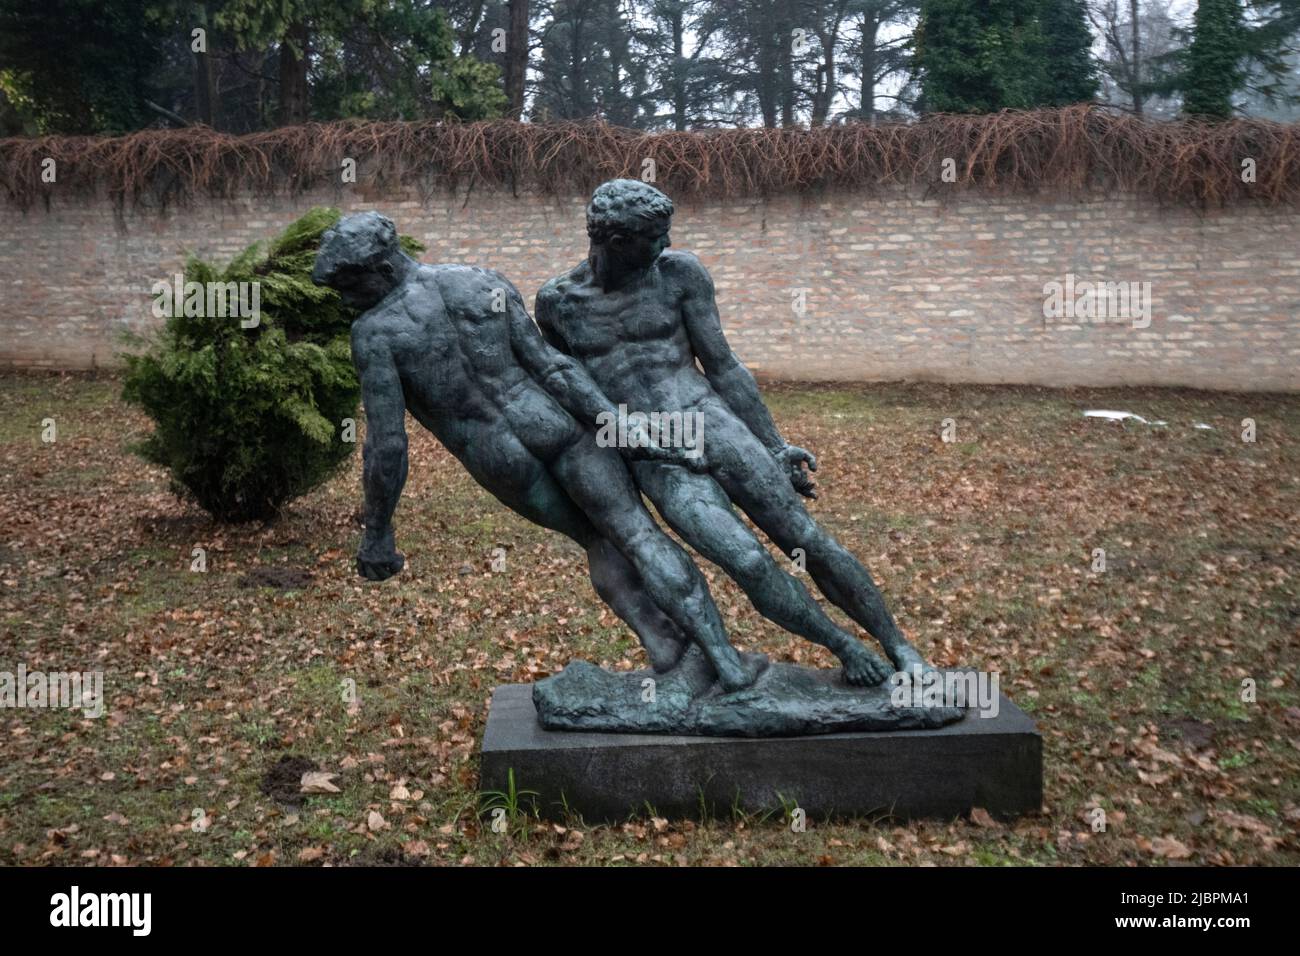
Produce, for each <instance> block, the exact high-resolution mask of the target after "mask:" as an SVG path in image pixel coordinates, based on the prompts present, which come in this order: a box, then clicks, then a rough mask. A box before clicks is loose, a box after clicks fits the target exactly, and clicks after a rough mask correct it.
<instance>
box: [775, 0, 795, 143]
mask: <svg viewBox="0 0 1300 956" xmlns="http://www.w3.org/2000/svg"><path fill="white" fill-rule="evenodd" d="M779 42H780V51H781V53H780V60H779V61H778V62H780V64H781V88H780V90H779V91H778V92H779V94H780V97H781V125H782V126H786V127H790V126H793V125H794V51H793V50H792V49H791V48H790V44H791V36H790V31H789V30H786V29H784V22H783V23H782V30H781V39H780V41H779Z"/></svg>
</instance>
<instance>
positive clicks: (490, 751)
mask: <svg viewBox="0 0 1300 956" xmlns="http://www.w3.org/2000/svg"><path fill="white" fill-rule="evenodd" d="M511 769H513V770H514V775H515V786H516V787H518V788H519V789H520V790H533V791H536V792H537V794H538V796H537V797H536V798H535V799H536V802H537V805H538V809H539V810H540V811H541V813H542V814H543V815H544V816H548V817H558V816H560V815H561V814H562V813H563V807H564V806H565V805H566V804H567V806H568V807H569V809H570V810H572V811H574V812H576V813H579V814H581V815H582V817H583V818H584V819H586V820H587V821H589V822H593V823H594V822H598V821H618V820H624V819H626V818H627V817H628V816H629V815H630V814H633V813H645V812H647V811H648V810H649V809H651V808H652V809H653V810H654V812H655V813H657V814H659V815H660V816H666V817H673V818H679V817H698V816H699V815H700V812H701V809H702V807H707V808H708V810H709V812H710V813H712V814H724V813H726V812H728V811H729V810H730V808H731V807H732V806H733V805H739V806H740V807H742V808H744V809H745V810H747V811H756V810H768V809H777V810H779V809H780V808H781V806H782V803H783V802H784V803H785V805H787V806H791V805H797V806H799V807H801V808H802V809H803V810H804V811H805V812H806V813H807V814H808V816H810V817H814V818H825V817H829V816H845V817H848V816H868V815H882V816H883V815H890V816H894V817H898V818H904V819H905V818H909V817H942V818H951V817H956V816H959V815H961V814H964V813H967V812H969V811H970V810H971V809H972V808H973V807H983V808H984V809H985V810H988V811H989V812H990V813H991V814H993V815H994V816H996V817H1001V818H1003V819H1007V818H1011V817H1014V816H1017V815H1019V814H1023V813H1031V812H1034V811H1037V810H1038V809H1039V808H1040V807H1041V805H1042V800H1043V742H1042V737H1041V736H1040V735H1039V733H1038V729H1037V728H1036V727H1035V726H1034V722H1033V721H1032V720H1030V718H1029V717H1028V716H1027V715H1026V714H1025V713H1024V712H1023V711H1022V710H1020V708H1018V707H1017V706H1016V705H1015V704H1013V703H1011V701H1009V700H1008V699H1007V698H1006V697H1005V696H1004V697H1002V698H1001V700H1000V703H999V708H998V715H997V716H996V717H980V716H979V715H978V712H976V711H971V712H969V713H967V715H966V716H964V717H963V718H962V719H961V720H959V721H957V722H956V723H952V724H948V725H947V726H945V727H938V728H934V729H926V730H895V731H889V732H874V733H864V732H860V733H839V734H823V735H818V736H809V737H769V738H763V739H752V738H739V737H699V736H667V735H658V734H614V733H584V732H576V731H548V730H543V729H542V727H541V725H540V724H538V722H537V711H536V709H535V708H534V706H533V689H532V686H531V685H528V684H504V685H502V686H500V687H497V688H496V690H495V691H494V692H493V694H492V705H491V709H490V711H489V713H488V722H487V729H486V730H485V731H484V733H483V767H482V780H481V784H480V786H481V788H482V789H483V790H501V791H504V790H505V789H506V787H507V772H508V771H509V770H511Z"/></svg>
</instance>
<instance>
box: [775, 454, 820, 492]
mask: <svg viewBox="0 0 1300 956" xmlns="http://www.w3.org/2000/svg"><path fill="white" fill-rule="evenodd" d="M776 460H777V461H779V462H781V464H782V465H784V466H785V468H786V472H787V474H789V476H790V484H792V485H794V490H795V491H797V492H799V494H801V495H803V496H804V497H805V498H816V497H817V486H816V485H815V484H813V480H812V478H811V477H810V476H809V474H808V472H807V471H804V470H803V466H804V464H805V463H807V465H808V471H816V470H817V456H816V455H814V454H813V453H812V452H810V451H807V450H806V449H803V448H800V447H799V446H798V445H786V446H785V447H784V448H782V449H781V450H780V451H778V452H777V453H776Z"/></svg>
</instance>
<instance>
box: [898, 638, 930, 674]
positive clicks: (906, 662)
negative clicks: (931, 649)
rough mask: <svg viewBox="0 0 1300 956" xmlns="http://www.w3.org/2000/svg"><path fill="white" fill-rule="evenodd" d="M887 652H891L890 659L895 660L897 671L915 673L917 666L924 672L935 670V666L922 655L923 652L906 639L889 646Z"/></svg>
mask: <svg viewBox="0 0 1300 956" xmlns="http://www.w3.org/2000/svg"><path fill="white" fill-rule="evenodd" d="M887 653H888V654H889V659H890V660H892V661H893V662H894V670H896V671H901V672H903V673H905V674H911V673H914V672H915V671H916V669H917V668H920V670H921V672H922V673H924V672H925V671H930V670H934V668H932V667H931V666H930V665H929V664H927V663H926V662H925V658H924V657H922V656H921V653H920V652H919V651H918V650H917V649H916V648H915V647H913V646H912V645H911V644H908V643H907V642H906V641H901V642H899V643H898V644H895V645H894V646H893V647H891V648H888V649H887Z"/></svg>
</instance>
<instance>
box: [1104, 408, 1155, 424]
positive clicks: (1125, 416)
mask: <svg viewBox="0 0 1300 956" xmlns="http://www.w3.org/2000/svg"><path fill="white" fill-rule="evenodd" d="M1083 417H1084V418H1104V419H1106V420H1107V421H1112V422H1124V421H1128V420H1129V419H1130V418H1131V419H1133V421H1135V422H1141V423H1142V424H1143V425H1168V424H1169V423H1168V422H1149V421H1147V420H1146V419H1145V418H1143V417H1142V416H1141V415H1134V414H1133V413H1132V412H1112V411H1107V410H1105V409H1100V408H1096V409H1089V410H1088V411H1086V412H1084V413H1083Z"/></svg>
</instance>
